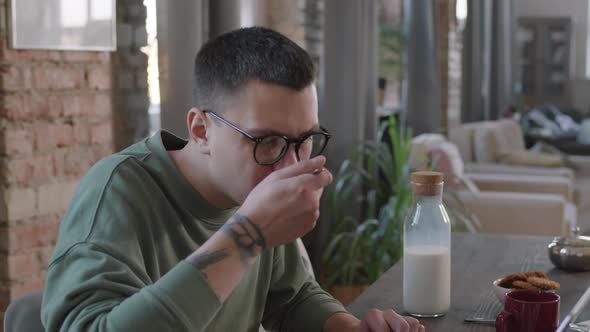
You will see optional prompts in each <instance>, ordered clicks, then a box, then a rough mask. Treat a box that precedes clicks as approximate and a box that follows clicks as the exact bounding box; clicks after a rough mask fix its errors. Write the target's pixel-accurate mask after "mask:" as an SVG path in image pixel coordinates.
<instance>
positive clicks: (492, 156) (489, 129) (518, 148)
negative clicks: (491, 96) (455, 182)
mask: <svg viewBox="0 0 590 332" xmlns="http://www.w3.org/2000/svg"><path fill="white" fill-rule="evenodd" d="M449 139H450V141H451V142H453V143H454V144H455V145H457V147H458V148H459V151H460V152H461V155H462V157H463V160H464V161H465V173H467V174H489V173H494V174H499V173H500V174H512V175H534V176H543V177H546V176H549V177H555V176H557V177H565V178H568V179H571V181H572V183H573V185H574V193H573V195H574V199H573V201H574V202H575V203H576V205H577V211H578V216H577V220H578V225H579V227H580V228H581V229H582V231H583V232H588V231H590V157H584V156H567V157H566V164H565V165H562V166H557V167H556V166H555V165H553V166H549V165H545V166H542V165H543V164H548V163H547V158H545V157H544V156H543V158H544V159H543V158H541V160H538V158H536V155H534V154H532V157H533V158H532V159H531V160H530V164H529V165H522V161H520V165H514V164H510V163H509V162H510V161H511V160H508V161H507V160H506V158H503V157H505V156H506V155H507V154H511V155H512V156H514V155H519V154H521V155H525V154H526V155H527V158H528V157H531V153H530V152H527V150H526V148H525V144H524V138H523V134H522V131H521V129H520V126H519V125H518V124H517V123H516V122H514V121H512V120H499V121H485V122H474V123H469V124H463V125H460V126H458V127H455V128H452V129H451V130H450V132H449ZM554 158H560V157H559V156H557V155H556V156H554ZM508 159H510V158H508ZM525 159H526V158H525ZM535 159H537V160H535ZM517 164H518V163H517ZM525 164H526V163H525ZM532 164H537V165H534V166H533V165H532ZM544 181H550V180H544Z"/></svg>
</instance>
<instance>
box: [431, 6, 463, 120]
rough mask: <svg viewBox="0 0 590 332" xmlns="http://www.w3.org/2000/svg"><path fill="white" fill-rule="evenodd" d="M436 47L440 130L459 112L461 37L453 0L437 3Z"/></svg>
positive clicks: (455, 117)
mask: <svg viewBox="0 0 590 332" xmlns="http://www.w3.org/2000/svg"><path fill="white" fill-rule="evenodd" d="M435 5H436V9H435V11H436V20H435V22H436V28H435V29H436V47H437V61H438V76H439V93H440V110H441V128H444V129H447V130H448V128H450V127H452V126H455V125H457V124H458V122H457V121H460V113H461V46H462V45H461V38H460V32H459V31H458V27H457V21H456V19H455V6H456V0H436V2H435Z"/></svg>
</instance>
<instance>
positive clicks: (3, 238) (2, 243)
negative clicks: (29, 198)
mask: <svg viewBox="0 0 590 332" xmlns="http://www.w3.org/2000/svg"><path fill="white" fill-rule="evenodd" d="M9 249H10V242H9V240H8V224H4V225H0V253H3V252H8V251H9ZM0 269H2V267H1V266H0Z"/></svg>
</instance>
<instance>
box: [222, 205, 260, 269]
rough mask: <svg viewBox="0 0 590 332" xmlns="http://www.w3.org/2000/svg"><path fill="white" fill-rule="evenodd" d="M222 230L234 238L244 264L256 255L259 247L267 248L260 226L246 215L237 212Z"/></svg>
mask: <svg viewBox="0 0 590 332" xmlns="http://www.w3.org/2000/svg"><path fill="white" fill-rule="evenodd" d="M222 231H223V232H225V233H226V234H228V235H229V236H230V237H231V238H233V239H234V241H235V243H236V245H237V246H238V249H240V253H241V259H242V263H243V264H244V266H247V264H248V258H251V257H254V256H256V253H257V249H260V250H261V251H262V250H264V249H266V240H265V239H264V236H263V235H262V231H261V230H260V227H258V225H256V224H255V223H253V222H252V221H251V220H250V219H248V217H246V216H243V215H240V214H237V213H236V214H235V215H234V217H233V218H232V220H230V221H229V222H228V223H227V224H225V225H224V226H223V228H222Z"/></svg>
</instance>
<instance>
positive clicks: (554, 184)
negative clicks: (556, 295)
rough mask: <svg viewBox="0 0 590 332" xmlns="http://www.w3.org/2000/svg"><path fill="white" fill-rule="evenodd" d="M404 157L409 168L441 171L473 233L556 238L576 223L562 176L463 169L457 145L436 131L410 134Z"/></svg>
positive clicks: (570, 186) (570, 187)
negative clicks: (474, 220) (470, 221)
mask: <svg viewBox="0 0 590 332" xmlns="http://www.w3.org/2000/svg"><path fill="white" fill-rule="evenodd" d="M410 159H411V163H410V167H411V168H412V169H413V170H428V169H434V170H437V171H441V172H443V173H444V174H445V190H452V191H454V192H455V193H456V194H457V195H456V196H457V198H458V199H459V200H460V203H461V204H462V205H463V206H464V207H465V208H466V209H467V210H468V212H470V213H472V214H474V215H475V216H476V218H477V223H478V229H477V231H479V232H484V233H501V234H525V235H551V236H558V235H568V234H569V233H570V231H571V229H572V227H575V226H576V224H577V211H576V206H575V204H574V203H573V202H572V199H573V184H572V183H571V179H570V178H568V177H564V176H559V175H557V176H555V175H553V176H551V175H540V176H534V175H524V174H523V175H514V174H503V173H497V174H495V173H467V172H465V170H464V164H463V160H462V158H461V154H460V152H459V150H458V149H457V147H456V146H455V145H454V144H452V143H450V142H448V141H447V140H446V138H445V137H444V136H442V135H437V134H423V135H419V136H417V137H415V138H414V139H413V141H412V147H411V157H410Z"/></svg>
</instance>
